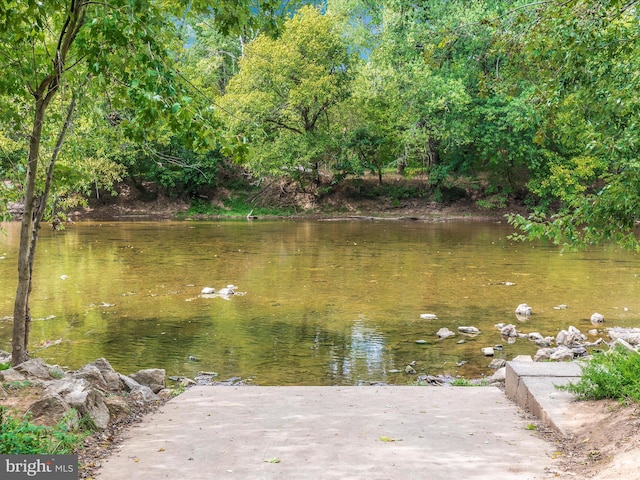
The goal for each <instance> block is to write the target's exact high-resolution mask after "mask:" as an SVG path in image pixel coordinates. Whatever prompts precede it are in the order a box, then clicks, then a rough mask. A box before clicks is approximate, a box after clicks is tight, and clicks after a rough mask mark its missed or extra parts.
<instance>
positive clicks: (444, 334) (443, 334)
mask: <svg viewBox="0 0 640 480" xmlns="http://www.w3.org/2000/svg"><path fill="white" fill-rule="evenodd" d="M436 336H437V337H438V338H439V339H441V340H442V339H445V338H449V337H455V336H456V334H455V333H453V332H452V331H451V330H449V329H448V328H447V327H442V328H441V329H440V330H438V331H437V332H436Z"/></svg>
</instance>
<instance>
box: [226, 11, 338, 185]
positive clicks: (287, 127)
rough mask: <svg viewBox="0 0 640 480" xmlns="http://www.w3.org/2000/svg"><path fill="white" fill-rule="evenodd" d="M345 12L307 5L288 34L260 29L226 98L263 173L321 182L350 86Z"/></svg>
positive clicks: (233, 122)
mask: <svg viewBox="0 0 640 480" xmlns="http://www.w3.org/2000/svg"><path fill="white" fill-rule="evenodd" d="M338 27H339V19H338V18H336V17H335V16H333V15H329V14H327V15H322V14H321V13H320V11H319V10H317V9H315V8H313V7H304V8H302V9H301V10H300V11H299V12H298V14H297V15H296V16H294V17H293V18H291V19H289V20H287V22H286V23H285V25H284V31H283V33H282V35H281V37H279V38H277V39H272V38H270V37H268V36H266V35H260V36H258V37H257V38H256V39H255V40H254V41H252V42H251V43H250V44H248V45H247V46H246V48H245V52H244V53H245V56H244V58H243V59H242V60H241V61H240V62H239V69H240V70H239V73H238V74H237V75H236V76H235V77H234V78H233V79H232V80H231V82H230V83H229V85H228V88H227V91H226V94H225V95H224V97H223V99H222V105H223V107H224V109H225V111H227V112H229V116H228V118H227V125H228V127H229V129H230V130H231V132H233V133H234V134H236V135H240V136H243V137H245V138H247V140H248V141H249V142H250V145H251V147H250V149H249V151H248V155H247V162H248V163H247V165H248V167H249V168H250V169H251V170H252V171H253V172H255V173H256V174H258V175H274V176H289V177H292V178H296V179H298V180H300V181H301V182H304V181H305V179H307V180H308V181H313V182H317V181H318V180H319V175H320V173H321V170H322V167H323V166H324V165H329V164H331V162H332V159H333V158H335V150H336V149H337V148H339V147H338V145H337V144H336V141H337V136H336V135H335V122H333V121H332V120H333V118H334V115H335V114H334V111H335V109H336V105H337V104H338V103H339V102H340V101H341V100H342V99H343V98H345V96H346V95H347V93H348V81H349V77H348V72H349V64H350V59H349V54H348V52H347V47H346V45H345V44H344V43H343V41H342V38H341V37H340V30H339V28H338Z"/></svg>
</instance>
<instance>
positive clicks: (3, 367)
mask: <svg viewBox="0 0 640 480" xmlns="http://www.w3.org/2000/svg"><path fill="white" fill-rule="evenodd" d="M10 368H11V362H7V363H0V371H2V370H9V369H10Z"/></svg>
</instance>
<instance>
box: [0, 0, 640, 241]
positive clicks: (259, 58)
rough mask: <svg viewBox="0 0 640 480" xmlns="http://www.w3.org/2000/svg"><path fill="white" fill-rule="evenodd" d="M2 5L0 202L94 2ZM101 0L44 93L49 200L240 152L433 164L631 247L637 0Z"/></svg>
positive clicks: (452, 177)
mask: <svg viewBox="0 0 640 480" xmlns="http://www.w3.org/2000/svg"><path fill="white" fill-rule="evenodd" d="M1 3H2V5H0V13H1V14H0V19H1V22H2V24H3V27H4V30H3V32H4V33H2V34H0V35H1V36H2V40H3V41H2V45H1V46H0V50H1V52H0V53H1V56H0V62H2V65H3V67H4V71H5V72H8V74H7V75H4V76H3V79H2V81H1V82H0V83H1V88H0V114H2V117H3V123H2V129H0V177H2V179H3V180H4V182H3V183H2V184H0V190H1V191H0V194H2V198H3V199H5V201H6V200H19V199H21V198H22V197H23V196H24V194H25V189H26V187H27V186H26V183H25V181H24V178H25V175H26V173H27V170H28V162H27V160H28V159H29V158H30V157H29V151H30V143H29V141H28V138H29V136H30V135H31V133H30V132H29V127H28V125H29V123H30V122H32V119H33V115H34V114H35V111H34V109H33V98H34V95H40V93H38V87H39V85H38V83H37V80H38V79H39V78H44V79H47V78H48V77H46V72H45V71H46V70H47V69H49V70H51V67H52V66H53V65H54V64H55V62H56V60H55V58H51V55H52V53H53V52H54V51H58V50H55V49H54V48H53V47H54V46H55V41H56V40H57V39H56V35H57V32H58V30H56V26H57V24H58V23H59V24H60V25H63V23H61V22H63V21H64V20H65V13H66V12H67V10H69V8H71V7H72V6H73V7H77V6H78V5H87V2H81V1H71V0H69V1H62V0H59V1H56V2H51V3H47V4H46V5H45V4H42V3H39V2H35V1H30V0H20V1H17V0H16V1H8V0H7V1H4V2H1ZM89 5H90V8H87V10H86V13H85V15H87V17H86V19H85V20H83V23H82V26H83V28H82V29H80V30H79V31H78V33H77V36H74V37H73V39H72V40H73V41H72V42H71V43H70V46H71V47H72V49H71V52H70V55H71V57H70V58H69V59H68V60H66V63H65V70H64V72H63V73H64V74H63V75H62V76H61V78H62V79H64V81H63V82H59V85H58V81H57V80H56V81H55V82H54V85H55V88H54V89H53V90H52V91H53V92H55V95H52V96H51V98H50V100H47V102H49V103H47V116H46V122H45V123H44V124H43V130H42V137H41V142H40V145H39V151H38V156H39V157H41V158H43V159H51V158H52V156H53V155H55V162H54V166H53V170H52V173H55V175H53V176H52V177H51V181H50V185H49V186H48V187H47V188H49V189H50V192H51V194H50V196H49V202H48V203H47V204H46V206H47V208H48V211H45V212H43V215H49V216H55V215H61V214H62V212H64V211H65V209H68V208H70V207H71V206H73V205H75V204H78V203H82V202H83V201H84V199H85V198H86V197H87V196H88V195H97V194H98V195H99V194H101V192H103V191H105V190H107V191H108V190H109V189H110V188H112V186H113V185H114V183H115V182H117V181H119V180H122V179H123V178H125V177H128V178H129V179H131V181H132V182H134V183H135V184H137V185H140V186H142V185H143V182H144V181H153V182H156V183H158V184H160V185H161V186H163V187H164V188H165V189H166V190H167V191H168V192H169V193H171V194H173V195H176V196H187V197H188V196H193V195H196V194H197V193H198V191H199V189H201V188H202V187H211V186H216V185H217V184H219V183H220V182H221V181H223V180H221V178H222V177H221V175H220V172H221V171H223V170H226V169H229V168H242V169H245V170H246V172H247V173H249V174H251V175H253V176H254V177H255V178H256V179H263V178H273V177H283V178H286V179H288V180H292V181H296V182H297V183H298V184H299V186H300V188H302V189H305V190H307V191H309V192H311V193H313V194H316V195H321V194H323V193H324V192H326V191H327V190H328V189H330V188H331V186H332V185H335V184H337V183H339V182H340V181H342V180H343V179H345V178H349V177H351V178H358V177H360V176H362V175H364V174H365V173H368V172H372V173H374V174H375V175H376V176H377V177H378V178H379V181H380V182H381V183H383V182H384V177H385V175H384V174H385V172H392V171H395V172H399V173H401V174H403V175H406V176H416V175H420V176H421V178H424V181H425V186H426V190H425V191H426V192H427V193H426V194H429V195H432V196H433V198H434V199H436V200H437V199H439V198H441V194H442V191H443V190H444V189H446V188H448V187H450V186H452V185H457V186H463V187H464V188H465V189H466V191H467V194H468V195H470V196H472V197H474V198H475V197H477V198H478V199H479V202H480V204H481V205H482V206H486V207H494V206H498V207H503V206H505V205H507V204H508V201H509V200H515V201H517V202H526V204H527V205H528V206H529V207H530V209H531V211H532V212H533V214H532V215H531V216H530V217H527V218H523V217H517V216H515V217H513V218H512V221H513V222H514V224H515V225H517V226H518V227H521V229H522V231H523V233H524V234H525V235H526V236H528V237H540V236H542V237H550V238H552V239H554V240H556V241H558V242H560V243H564V242H568V243H571V244H573V245H586V244H589V243H593V242H598V241H601V240H605V239H614V240H616V241H619V242H620V243H622V244H624V245H626V246H629V247H634V246H635V243H634V238H635V237H634V235H633V228H634V225H635V221H636V218H637V216H638V205H639V204H640V198H639V197H638V196H639V195H640V194H639V193H638V192H639V189H638V185H637V183H638V178H639V173H638V152H637V149H638V146H637V145H638V138H639V135H638V133H637V128H636V125H637V104H638V100H637V98H636V94H635V92H637V91H638V82H639V80H638V60H637V59H638V58H640V57H639V55H638V53H639V52H638V21H639V14H638V11H637V5H636V2H633V1H629V0H597V1H586V0H570V1H566V0H565V1H559V0H548V1H542V2H531V1H527V0H516V1H513V0H510V1H503V0H474V1H462V0H449V1H432V2H431V1H430V2H418V3H416V2H410V1H408V0H378V1H373V0H328V1H327V2H319V1H318V2H314V1H302V0H301V1H295V2H281V1H276V0H271V1H268V2H259V3H258V2H252V1H241V0H235V1H231V2H206V1H200V2H179V1H176V2H169V1H151V0H147V1H145V2H141V3H140V5H138V4H137V3H136V2H133V3H131V4H130V6H129V7H127V5H129V2H122V5H120V3H117V4H113V5H109V6H107V5H103V6H102V7H100V8H102V9H103V10H104V11H102V12H98V10H99V6H98V5H97V4H96V5H94V4H89ZM127 8H128V9H129V10H128V12H127ZM70 18H71V17H70ZM56 22H57V23H56ZM145 31H147V32H153V34H154V36H153V37H152V36H150V35H149V34H148V33H147V34H146V37H145V33H144V32H145ZM60 38H61V37H60ZM136 42H137V43H136ZM61 46H63V47H64V44H62V45H61ZM74 49H76V50H74ZM54 77H55V75H54ZM43 98H46V96H44V97H43ZM72 105H73V109H72V110H73V113H72V116H71V117H70V118H71V121H70V122H67V120H66V119H67V116H68V113H69V110H70V107H71V106H72ZM63 130H64V131H65V133H64V136H65V138H66V141H63V142H61V143H60V144H59V145H58V140H59V138H60V137H59V133H60V132H62V131H63ZM32 153H33V152H32ZM46 171H47V169H46V168H45V166H44V165H43V164H41V165H40V166H39V167H38V169H37V171H36V173H37V175H36V177H34V181H35V182H36V184H37V185H41V186H38V187H37V188H36V190H37V189H42V188H45V185H46V181H45V179H46ZM32 173H33V172H32ZM38 196H41V195H38Z"/></svg>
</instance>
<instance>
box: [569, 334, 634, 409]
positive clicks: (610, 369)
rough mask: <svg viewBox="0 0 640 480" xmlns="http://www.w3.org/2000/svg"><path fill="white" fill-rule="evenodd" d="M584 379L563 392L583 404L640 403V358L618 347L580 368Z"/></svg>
mask: <svg viewBox="0 0 640 480" xmlns="http://www.w3.org/2000/svg"><path fill="white" fill-rule="evenodd" d="M581 368H582V376H581V377H580V380H578V381H577V382H575V383H570V384H569V385H567V386H566V387H562V389H564V390H567V391H569V392H571V393H573V394H574V395H576V397H577V398H579V399H582V400H602V399H614V400H619V401H626V400H632V401H634V402H637V403H640V355H639V354H638V353H637V352H632V351H630V350H627V349H626V348H623V347H620V346H618V347H617V348H615V349H614V350H611V351H609V352H606V353H605V352H603V353H598V354H595V355H594V356H593V357H592V358H591V359H590V360H589V361H588V362H586V363H585V364H583V365H582V366H581Z"/></svg>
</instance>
